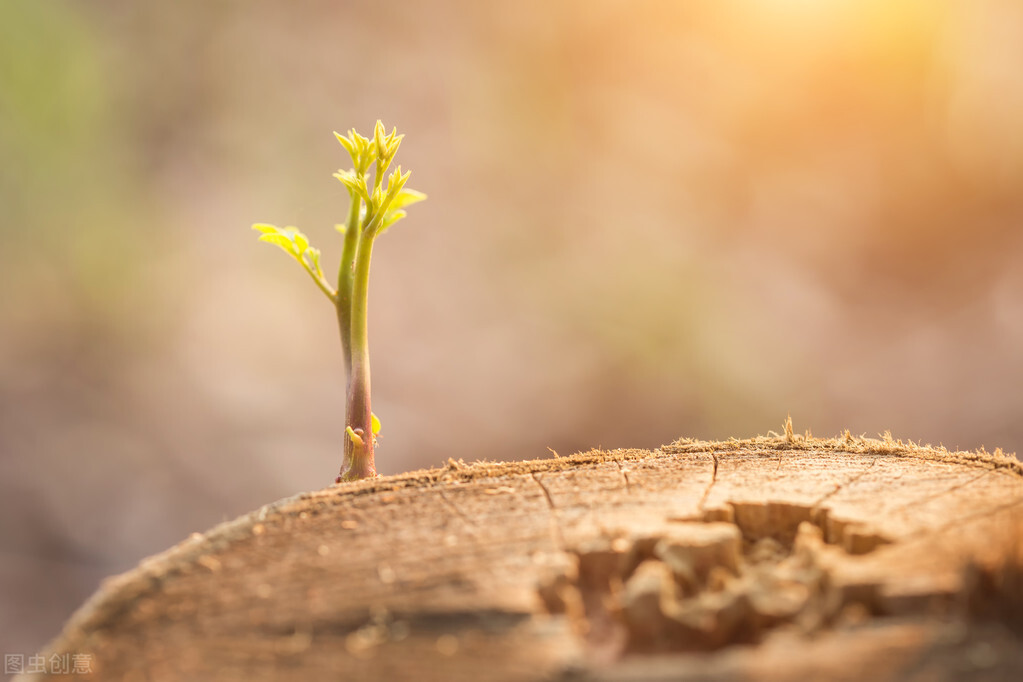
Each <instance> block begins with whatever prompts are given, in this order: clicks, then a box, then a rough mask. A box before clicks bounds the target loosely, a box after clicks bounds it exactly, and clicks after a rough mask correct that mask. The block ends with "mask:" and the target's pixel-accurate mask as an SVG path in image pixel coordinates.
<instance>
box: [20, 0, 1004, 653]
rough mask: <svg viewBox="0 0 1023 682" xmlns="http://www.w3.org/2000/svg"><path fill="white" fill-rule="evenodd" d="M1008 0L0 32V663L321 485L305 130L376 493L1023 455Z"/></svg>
mask: <svg viewBox="0 0 1023 682" xmlns="http://www.w3.org/2000/svg"><path fill="white" fill-rule="evenodd" d="M1021 65H1023V4H1021V3H1019V2H1018V0H968V1H966V0H963V1H961V2H953V1H948V2H944V1H941V0H713V1H710V0H708V1H706V2H695V1H694V2H668V1H665V2H651V1H648V0H630V1H628V2H625V1H612V0H575V1H564V2H540V1H533V0H516V2H496V3H485V2H484V3H481V2H470V1H468V0H465V1H454V0H452V1H440V0H430V1H428V2H420V3H387V2H374V1H369V0H367V1H364V2H327V1H325V0H321V1H298V2H288V3H279V2H268V1H259V0H246V1H244V2H242V1H240V0H238V1H229V0H218V1H214V2H210V1H208V0H188V1H185V2H175V3H141V2H130V1H129V0H94V1H93V2H89V3H83V2H71V1H70V0H63V1H59V0H48V1H47V2H38V1H36V0H5V1H4V2H2V3H0V505H2V509H0V532H2V537H0V597H2V603H0V649H3V651H4V652H5V653H25V654H27V653H31V651H32V650H34V649H35V648H37V647H39V646H41V645H42V644H43V643H44V642H45V641H46V640H47V639H49V638H51V637H52V636H54V635H55V634H56V633H57V631H58V629H59V627H60V624H61V622H62V621H63V620H64V619H65V618H66V617H67V616H68V615H69V614H70V612H71V611H72V610H73V609H74V608H75V607H76V606H77V605H78V604H80V603H81V601H82V600H83V599H84V598H85V597H86V596H87V595H88V594H89V593H91V592H92V591H93V590H94V589H95V588H96V586H97V584H98V582H99V580H100V579H101V578H102V577H103V576H106V575H109V574H111V573H114V572H119V571H123V570H126V569H128V568H130V567H131V566H133V565H134V564H135V563H136V562H137V561H138V560H139V559H140V558H142V557H143V556H145V555H147V554H150V553H153V552H156V551H159V550H162V549H164V548H166V547H168V546H170V545H171V544H173V543H175V542H177V541H179V540H181V539H183V538H184V537H186V536H187V535H188V534H189V533H191V532H193V531H202V530H204V529H206V528H208V527H210V526H211V525H213V524H215V523H217V522H219V521H222V520H225V519H229V518H232V517H234V516H236V515H238V514H240V513H243V512H245V511H248V510H250V509H253V508H255V507H257V506H259V505H260V504H263V503H266V502H269V501H272V500H275V499H277V498H280V497H284V496H288V495H291V494H295V493H297V492H300V491H303V490H310V489H317V488H320V487H322V486H324V485H327V484H329V483H331V481H332V480H333V477H334V475H335V474H336V470H337V468H338V465H339V453H340V443H341V438H342V430H343V409H344V407H343V401H344V395H343V376H342V364H341V358H340V351H339V344H338V340H337V330H336V327H335V320H334V317H333V314H332V311H331V309H330V307H329V305H328V304H327V302H326V301H325V300H323V298H322V296H321V294H320V293H319V292H318V291H317V290H316V288H315V287H314V286H313V285H312V284H311V283H310V282H309V280H308V278H307V277H306V275H305V274H304V273H302V272H300V270H299V269H298V268H297V267H296V266H295V264H294V263H292V262H290V261H289V260H288V259H287V257H286V256H284V255H283V254H281V253H280V252H278V251H276V250H275V249H273V248H272V247H269V246H267V245H264V244H259V243H257V241H256V234H255V233H253V232H251V231H250V230H249V226H250V225H251V224H252V223H253V222H257V221H260V222H272V223H277V224H281V225H284V224H293V225H297V226H299V227H300V228H302V229H303V230H304V231H306V233H307V234H309V235H310V237H311V238H312V239H313V243H314V244H317V245H318V246H320V248H321V249H322V250H323V251H324V259H325V262H327V263H336V259H337V257H338V255H339V252H340V240H339V238H338V236H337V235H336V233H335V232H334V231H333V229H332V226H333V225H334V224H335V223H337V222H341V221H343V219H344V216H345V210H346V206H347V198H346V193H345V191H344V188H343V187H342V186H341V185H340V184H339V183H338V182H337V181H336V180H334V179H333V178H332V177H331V173H332V172H333V171H334V170H336V169H337V168H338V167H341V166H344V167H347V161H346V157H345V154H344V151H343V150H342V148H341V147H340V146H339V145H338V144H337V143H336V141H335V140H334V138H333V135H332V134H331V131H333V130H341V131H344V130H346V129H347V128H349V127H353V126H354V127H355V128H356V129H358V130H361V131H363V132H368V131H369V130H370V129H371V126H372V125H373V123H374V121H375V120H376V119H377V118H381V119H383V120H384V122H385V123H386V124H387V125H388V126H389V127H390V126H392V125H394V126H397V127H398V129H399V130H400V131H402V132H404V133H406V134H407V137H406V139H405V142H404V144H403V146H402V149H401V152H400V154H399V162H400V163H401V164H402V165H403V166H404V167H405V168H411V169H412V170H413V175H412V180H411V181H410V186H412V187H415V188H416V189H419V190H421V191H424V192H426V193H427V194H429V196H430V199H429V201H427V202H425V203H423V204H418V205H416V206H414V207H412V209H411V210H410V214H411V215H410V217H409V218H408V219H407V220H405V221H404V222H402V223H401V224H399V225H398V226H396V227H395V228H394V229H393V230H391V231H390V232H389V233H388V234H387V235H385V236H384V237H383V238H381V240H380V241H379V242H378V244H377V249H376V250H375V258H374V270H373V276H372V285H371V313H370V315H371V319H370V335H371V339H372V353H373V361H374V365H373V381H374V408H375V411H376V412H377V413H378V414H379V415H380V416H381V417H382V419H383V423H384V432H383V439H382V442H381V446H380V448H379V451H378V465H379V469H380V471H381V472H382V473H396V472H401V471H404V470H408V469H413V468H419V467H425V466H430V465H438V464H440V463H442V462H444V461H446V459H447V458H448V457H454V458H456V459H457V458H464V459H466V460H472V459H477V458H481V459H482V458H485V459H512V458H534V457H541V456H545V455H547V454H548V450H547V448H548V447H550V448H552V449H554V450H556V451H558V452H560V453H562V454H566V453H570V452H573V451H577V450H582V449H587V448H590V447H593V446H603V447H608V448H609V447H626V446H637V447H654V446H657V445H660V444H663V443H667V442H670V441H672V440H673V439H675V438H677V437H679V436H683V435H687V436H697V437H702V438H725V437H728V436H733V435H734V436H740V437H743V436H750V435H753V434H755V433H763V432H766V431H767V430H770V429H778V428H779V427H780V425H781V422H782V420H783V419H784V418H785V415H786V414H787V413H789V412H791V414H792V415H793V418H794V420H795V425H796V428H797V430H800V431H801V430H804V429H807V428H809V429H812V430H813V432H814V433H816V434H821V435H830V434H835V433H838V432H840V431H841V430H842V429H846V428H848V429H850V430H851V431H852V432H853V433H856V434H867V435H871V436H873V435H876V434H878V433H879V432H882V431H884V430H886V429H891V431H892V432H893V433H894V434H895V436H896V437H900V438H911V439H914V440H918V441H923V442H932V443H935V444H937V443H943V444H945V445H946V446H949V447H957V448H963V449H973V448H978V447H980V446H986V447H987V448H988V449H993V448H994V447H996V446H1001V447H1003V448H1005V449H1006V450H1007V451H1018V450H1020V447H1021V445H1023V420H1021V419H1020V415H1021V414H1023V391H1021V385H1023V355H1021V350H1020V349H1021V347H1023V268H1021V265H1020V264H1021V258H1023V229H1021V227H1023V125H1021V122H1023V70H1021V68H1020V66H1021Z"/></svg>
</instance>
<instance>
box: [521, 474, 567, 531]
mask: <svg viewBox="0 0 1023 682" xmlns="http://www.w3.org/2000/svg"><path fill="white" fill-rule="evenodd" d="M529 477H530V478H532V479H533V482H534V483H536V484H537V485H538V486H539V487H540V490H542V491H543V496H544V499H545V500H547V508H548V509H549V510H550V512H551V516H550V529H551V539H552V540H553V541H554V546H555V547H557V548H558V549H559V550H561V551H564V550H565V546H566V545H565V535H564V533H562V532H561V521H560V519H559V518H558V507H557V505H555V504H554V498H553V497H552V496H551V491H550V490H548V489H547V486H545V485H544V484H543V481H541V480H540V477H539V476H537V474H536V472H535V471H531V472H529Z"/></svg>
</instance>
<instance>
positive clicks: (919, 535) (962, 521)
mask: <svg viewBox="0 0 1023 682" xmlns="http://www.w3.org/2000/svg"><path fill="white" fill-rule="evenodd" d="M1021 505H1023V497H1021V498H1019V499H1018V500H1013V501H1012V502H1006V503H1005V504H1000V505H998V506H997V507H992V508H988V509H985V510H984V511H982V512H975V513H973V514H967V515H966V516H961V517H959V518H957V519H954V520H952V521H949V522H948V523H946V524H944V525H941V526H937V527H935V528H927V529H922V530H920V531H918V532H916V533H914V534H913V535H911V536H909V537H906V538H903V539H901V542H904V543H905V544H912V543H916V542H920V541H921V540H927V539H930V538H932V537H934V536H935V535H941V534H942V533H945V532H947V531H948V530H950V529H952V528H955V527H956V526H964V525H966V524H968V523H971V522H973V521H978V520H980V519H984V518H987V517H989V516H995V515H997V514H1001V513H1002V512H1006V511H1009V510H1010V509H1012V508H1014V507H1019V506H1021Z"/></svg>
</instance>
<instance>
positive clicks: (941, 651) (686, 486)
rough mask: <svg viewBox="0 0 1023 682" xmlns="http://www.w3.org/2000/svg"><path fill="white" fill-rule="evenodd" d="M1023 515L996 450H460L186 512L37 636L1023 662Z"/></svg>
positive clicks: (222, 674) (191, 672) (501, 668)
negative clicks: (230, 510)
mask: <svg viewBox="0 0 1023 682" xmlns="http://www.w3.org/2000/svg"><path fill="white" fill-rule="evenodd" d="M1021 531H1023V467H1021V465H1020V462H1019V461H1017V460H1015V459H1013V458H1010V457H1004V456H1002V455H1001V454H1000V453H996V454H994V455H990V454H987V453H984V452H981V453H961V452H960V453H952V452H947V451H945V450H937V449H931V448H924V447H917V446H914V445H904V444H902V443H901V442H895V441H891V440H884V441H878V440H870V439H856V438H851V437H848V436H847V437H846V438H845V439H839V440H826V439H815V438H811V437H808V436H807V437H799V436H792V435H791V434H789V435H788V437H780V438H757V439H753V440H747V441H734V440H733V441H728V442H722V443H709V442H697V441H689V440H683V441H679V442H676V443H674V444H672V445H670V446H665V447H663V448H661V449H659V450H656V451H642V450H616V451H613V452H602V451H592V452H589V453H584V454H579V455H574V456H572V457H564V458H557V459H552V460H537V461H531V462H516V463H507V464H489V463H476V464H471V465H470V464H464V463H461V462H454V461H450V462H449V464H448V466H447V467H444V468H441V469H435V470H429V471H422V472H416V473H412V474H407V475H403V476H395V477H385V478H378V479H374V480H370V481H363V482H358V483H350V484H344V485H341V486H337V487H333V488H329V489H326V490H323V491H319V492H315V493H309V494H303V495H299V496H297V497H294V498H290V499H286V500H282V501H280V502H277V503H274V504H271V505H268V506H266V507H263V508H262V509H259V510H257V511H256V512H253V513H251V514H248V515H246V516H244V517H241V518H239V519H237V520H235V521H232V522H229V523H226V524H222V525H221V526H218V527H216V528H214V529H213V530H211V531H210V532H208V533H206V534H202V535H200V534H196V535H194V536H193V537H191V538H189V539H188V540H186V541H184V542H182V543H181V544H179V545H178V546H176V547H174V548H172V549H170V550H168V551H167V552H165V553H163V554H161V555H158V556H155V557H152V558H149V559H147V560H145V561H143V562H142V563H141V565H140V566H139V567H138V568H136V569H135V570H133V571H130V572H128V573H126V574H123V575H121V576H117V577H114V578H111V579H109V580H108V581H106V582H105V583H104V584H103V586H102V587H101V589H100V590H99V592H98V593H97V594H96V595H94V596H93V597H92V598H91V599H90V600H89V601H88V602H87V603H86V604H85V605H84V606H83V607H82V608H81V609H80V610H79V611H78V612H77V613H76V614H75V615H74V616H73V617H72V619H71V620H70V621H69V623H68V624H67V626H66V628H65V630H64V632H63V633H62V634H61V636H60V637H59V638H58V639H57V640H56V641H55V642H53V643H52V644H51V646H50V648H49V649H48V650H47V651H46V652H44V655H45V656H47V657H49V656H51V655H52V654H65V653H67V654H71V655H74V654H86V655H88V656H90V657H91V658H90V659H89V661H90V664H91V668H92V671H93V673H92V675H91V676H90V675H81V674H78V675H75V676H74V679H76V680H87V679H96V680H136V679H138V680H199V679H217V680H236V679H237V680H253V681H258V680H315V679H342V678H343V679H352V680H429V679H438V680H541V679H562V678H564V679H573V680H577V679H585V680H658V679H664V680H668V679H681V678H683V677H684V678H685V679H699V680H734V679H757V680H768V679H770V680H775V679H777V680H783V679H791V680H797V679H798V680H808V679H814V680H865V679H870V680H916V679H919V680H960V679H962V680H967V679H968V680H988V679H990V680H1001V679H1023V653H1021V650H1023V615H1021V609H1023V577H1021V575H1023V550H1021V546H1023V541H1021V540H1020V537H1019V533H1020V532H1021ZM40 677H42V676H40V675H33V676H31V677H26V678H25V679H26V680H28V679H31V680H37V679H40Z"/></svg>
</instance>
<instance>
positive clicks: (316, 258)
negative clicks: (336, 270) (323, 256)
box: [305, 246, 323, 277]
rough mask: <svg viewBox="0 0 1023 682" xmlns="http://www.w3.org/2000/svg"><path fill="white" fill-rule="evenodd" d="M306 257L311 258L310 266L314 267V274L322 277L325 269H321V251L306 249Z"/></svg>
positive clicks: (311, 248)
mask: <svg viewBox="0 0 1023 682" xmlns="http://www.w3.org/2000/svg"><path fill="white" fill-rule="evenodd" d="M305 255H306V256H308V257H309V264H310V265H311V266H312V268H313V272H315V273H316V274H317V275H319V276H321V277H322V276H323V269H322V268H321V267H320V250H319V249H315V248H313V247H311V246H310V247H309V248H308V249H306V252H305Z"/></svg>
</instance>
